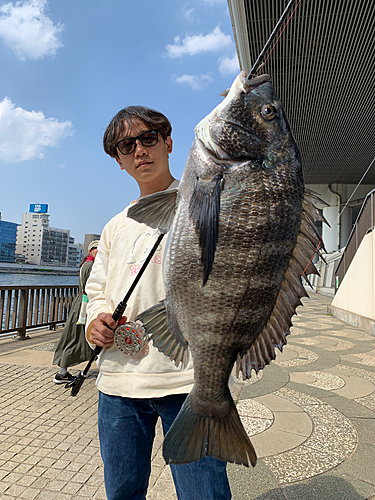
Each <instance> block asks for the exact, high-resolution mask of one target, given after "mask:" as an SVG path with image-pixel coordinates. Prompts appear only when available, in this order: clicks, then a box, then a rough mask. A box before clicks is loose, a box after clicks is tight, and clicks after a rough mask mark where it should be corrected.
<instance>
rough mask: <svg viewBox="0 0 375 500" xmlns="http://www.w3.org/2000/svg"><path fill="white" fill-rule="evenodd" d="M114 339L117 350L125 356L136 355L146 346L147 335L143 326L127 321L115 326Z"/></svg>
mask: <svg viewBox="0 0 375 500" xmlns="http://www.w3.org/2000/svg"><path fill="white" fill-rule="evenodd" d="M114 341H115V344H116V347H117V349H119V351H121V352H122V353H124V354H126V355H127V356H136V355H137V354H138V353H139V352H141V351H142V350H143V349H144V348H145V347H146V346H147V344H148V336H147V333H146V330H145V329H144V328H143V326H141V325H140V324H139V323H135V322H134V321H128V322H126V323H124V324H123V325H119V326H118V327H117V328H116V330H115V337H114Z"/></svg>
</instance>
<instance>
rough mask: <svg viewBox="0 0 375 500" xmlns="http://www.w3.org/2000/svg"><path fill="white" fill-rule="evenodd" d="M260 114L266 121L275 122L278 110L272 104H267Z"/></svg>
mask: <svg viewBox="0 0 375 500" xmlns="http://www.w3.org/2000/svg"><path fill="white" fill-rule="evenodd" d="M260 113H261V115H262V116H263V118H264V119H265V120H273V119H274V118H276V113H277V110H276V108H275V107H274V106H272V104H265V105H264V106H263V107H262V109H261V112H260Z"/></svg>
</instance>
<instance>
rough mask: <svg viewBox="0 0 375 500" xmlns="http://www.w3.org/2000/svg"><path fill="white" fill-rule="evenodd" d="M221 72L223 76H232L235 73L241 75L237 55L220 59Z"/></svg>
mask: <svg viewBox="0 0 375 500" xmlns="http://www.w3.org/2000/svg"><path fill="white" fill-rule="evenodd" d="M219 71H220V73H222V74H223V75H232V74H233V73H239V71H240V65H239V63H238V57H237V54H234V56H233V57H229V56H225V57H223V58H221V59H220V64H219Z"/></svg>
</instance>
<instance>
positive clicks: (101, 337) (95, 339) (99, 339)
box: [90, 313, 126, 347]
mask: <svg viewBox="0 0 375 500" xmlns="http://www.w3.org/2000/svg"><path fill="white" fill-rule="evenodd" d="M125 321H126V317H125V316H123V317H122V318H121V320H120V321H119V324H122V323H125ZM116 326H117V323H116V321H114V320H113V318H112V316H111V315H110V314H109V313H100V314H98V317H97V318H96V320H94V321H93V323H92V329H91V332H90V342H92V343H93V344H96V345H99V346H100V347H109V346H111V345H112V344H113V338H114V335H115V332H114V330H115V328H116Z"/></svg>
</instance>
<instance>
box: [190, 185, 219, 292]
mask: <svg viewBox="0 0 375 500" xmlns="http://www.w3.org/2000/svg"><path fill="white" fill-rule="evenodd" d="M222 180H223V176H222V175H216V176H215V177H214V178H213V179H211V180H209V181H205V180H203V179H199V178H198V179H197V183H196V185H195V188H194V191H193V194H192V196H191V199H190V204H189V211H190V216H191V218H192V219H193V221H194V222H195V229H196V231H197V232H198V234H199V245H200V247H201V250H202V253H201V260H202V263H203V269H204V271H203V286H204V285H205V284H206V283H207V280H208V278H209V276H210V274H211V271H212V266H213V263H214V258H215V251H216V244H217V240H218V237H219V216H220V193H221V187H222Z"/></svg>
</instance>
